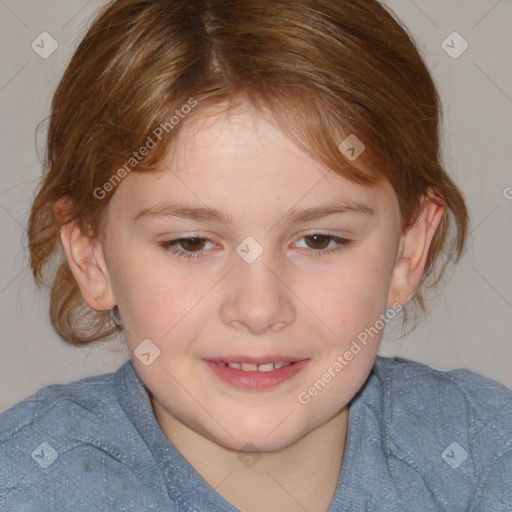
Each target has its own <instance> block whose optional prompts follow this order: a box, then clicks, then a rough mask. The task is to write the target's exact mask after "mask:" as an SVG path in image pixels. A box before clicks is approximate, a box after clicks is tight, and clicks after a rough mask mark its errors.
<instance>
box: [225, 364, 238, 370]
mask: <svg viewBox="0 0 512 512" xmlns="http://www.w3.org/2000/svg"><path fill="white" fill-rule="evenodd" d="M228 366H229V367H230V368H235V369H236V370H240V363H228Z"/></svg>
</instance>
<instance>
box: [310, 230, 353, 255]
mask: <svg viewBox="0 0 512 512" xmlns="http://www.w3.org/2000/svg"><path fill="white" fill-rule="evenodd" d="M302 239H304V240H305V241H306V242H307V244H308V245H309V247H308V248H309V249H314V250H313V252H312V253H311V254H310V256H314V257H318V256H323V255H325V254H329V253H333V252H336V251H340V250H342V249H344V248H347V247H349V246H350V244H351V243H352V242H353V240H347V239H346V238H341V237H339V236H335V235H331V234H326V233H310V234H308V235H304V236H302V237H301V238H300V240H302ZM331 243H333V244H334V245H331V249H328V250H326V248H327V247H329V245H330V244H331Z"/></svg>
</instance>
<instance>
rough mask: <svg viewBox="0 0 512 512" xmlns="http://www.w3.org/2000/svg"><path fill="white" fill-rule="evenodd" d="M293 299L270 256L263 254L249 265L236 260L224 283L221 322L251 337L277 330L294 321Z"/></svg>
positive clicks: (279, 270)
mask: <svg viewBox="0 0 512 512" xmlns="http://www.w3.org/2000/svg"><path fill="white" fill-rule="evenodd" d="M293 297H294V295H293V293H292V291H291V290H290V289H289V288H288V287H287V285H286V276H285V274H284V271H283V269H282V268H280V267H279V266H278V265H277V264H276V262H275V261H272V258H271V256H270V253H267V252H265V251H264V252H263V253H262V254H261V255H260V256H259V257H258V258H257V259H256V261H253V262H252V263H247V262H246V261H244V260H243V259H242V258H239V257H236V258H235V262H234V268H233V269H232V270H231V272H229V274H228V276H227V279H226V280H225V282H224V290H223V301H222V305H221V317H222V321H223V322H224V323H225V324H226V325H230V326H232V327H235V328H237V329H241V330H245V331H249V332H252V333H254V334H264V333H266V332H273V331H280V330H282V329H284V328H285V327H286V326H288V325H290V324H292V323H293V321H294V319H295V316H296V311H295V307H294V305H293V302H292V300H293Z"/></svg>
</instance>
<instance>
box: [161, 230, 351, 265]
mask: <svg viewBox="0 0 512 512" xmlns="http://www.w3.org/2000/svg"><path fill="white" fill-rule="evenodd" d="M313 236H322V237H326V238H328V239H329V242H331V241H334V242H336V245H337V246H336V247H335V248H334V249H328V250H325V249H311V251H313V252H312V254H311V255H310V257H321V256H324V255H325V254H331V253H334V252H338V251H341V250H343V249H346V248H348V247H349V246H350V245H351V244H352V242H353V240H347V239H346V238H341V237H339V236H335V235H330V234H328V233H309V234H307V235H303V236H302V237H301V238H299V240H301V239H303V238H306V237H313ZM184 240H197V241H203V240H205V241H207V242H211V240H210V239H209V238H206V237H200V236H191V237H184V238H176V239H174V240H168V241H165V242H162V243H160V244H159V245H160V246H161V247H162V248H163V249H164V251H165V252H170V253H171V254H174V255H176V256H178V257H180V258H185V259H191V258H192V259H196V260H199V259H201V258H203V257H204V256H203V252H202V251H195V252H194V251H184V250H182V249H176V247H175V246H176V245H177V244H178V243H180V242H182V241H184ZM212 243H213V242H212Z"/></svg>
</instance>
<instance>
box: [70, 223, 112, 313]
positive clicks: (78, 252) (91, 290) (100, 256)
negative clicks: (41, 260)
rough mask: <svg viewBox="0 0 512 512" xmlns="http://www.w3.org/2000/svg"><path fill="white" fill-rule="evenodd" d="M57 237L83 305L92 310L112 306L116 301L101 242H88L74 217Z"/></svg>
mask: <svg viewBox="0 0 512 512" xmlns="http://www.w3.org/2000/svg"><path fill="white" fill-rule="evenodd" d="M60 237H61V240H62V245H63V247H64V251H65V253H66V257H67V260H68V264H69V268H70V269H71V272H72V273H73V275H74V276H75V279H76V282H77V284H78V286H79V288H80V292H81V294H82V297H83V299H84V301H85V302H86V304H87V305H88V306H89V307H90V308H92V309H94V310H96V311H106V310H109V309H112V308H113V307H114V306H115V305H116V301H115V298H114V295H113V293H112V288H111V285H110V277H109V274H108V269H107V265H106V263H105V255H104V253H103V246H102V244H101V243H100V242H99V241H98V242H94V243H93V242H91V240H90V239H89V237H87V236H86V235H85V234H84V233H83V232H82V230H81V229H80V226H79V225H78V223H77V221H76V220H75V219H73V220H71V221H69V222H68V223H67V224H65V225H64V226H62V228H61V230H60Z"/></svg>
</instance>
